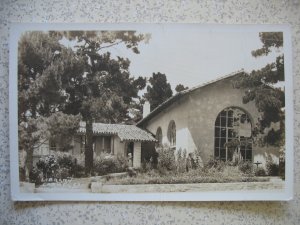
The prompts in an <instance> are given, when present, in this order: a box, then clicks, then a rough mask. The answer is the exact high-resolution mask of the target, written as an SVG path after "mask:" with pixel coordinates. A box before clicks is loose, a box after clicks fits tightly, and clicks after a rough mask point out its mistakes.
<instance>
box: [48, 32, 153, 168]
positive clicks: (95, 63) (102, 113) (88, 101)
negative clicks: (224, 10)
mask: <svg viewBox="0 0 300 225" xmlns="http://www.w3.org/2000/svg"><path fill="white" fill-rule="evenodd" d="M51 35H52V36H54V37H62V36H66V37H67V38H69V39H70V40H77V46H76V50H75V51H76V55H77V57H78V60H79V61H81V62H83V66H82V68H83V72H82V73H81V74H76V73H75V74H74V75H72V74H70V76H67V77H66V81H65V82H64V83H66V87H65V91H66V94H67V96H68V99H67V101H66V104H65V108H64V112H65V113H67V114H74V115H76V114H79V113H80V114H81V115H82V117H83V120H84V121H85V122H86V144H85V147H86V149H85V165H86V166H85V167H86V174H91V173H92V172H93V130H92V124H93V122H94V121H97V122H104V123H120V122H129V120H130V119H131V118H130V117H129V113H128V110H129V108H130V106H132V105H133V98H138V91H139V90H142V89H143V88H144V87H145V85H146V80H145V78H142V77H138V78H137V79H134V78H133V77H131V76H130V72H129V66H130V61H129V60H128V59H124V58H121V57H117V59H113V58H112V57H111V54H110V53H109V52H105V50H106V49H109V48H110V47H112V46H114V45H119V44H122V43H123V44H125V46H126V47H127V48H128V49H131V50H132V51H133V52H134V53H136V54H138V53H139V50H138V48H137V47H138V44H139V42H141V41H142V40H147V37H146V36H145V35H141V34H136V32H135V31H101V32H95V31H91V32H86V31H83V32H77V31H71V32H52V33H51Z"/></svg>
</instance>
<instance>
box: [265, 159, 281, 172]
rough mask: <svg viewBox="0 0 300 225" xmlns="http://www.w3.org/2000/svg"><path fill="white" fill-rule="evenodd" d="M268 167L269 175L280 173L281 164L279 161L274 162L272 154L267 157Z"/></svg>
mask: <svg viewBox="0 0 300 225" xmlns="http://www.w3.org/2000/svg"><path fill="white" fill-rule="evenodd" d="M266 169H267V173H268V175H269V176H278V175H279V165H278V164H277V163H274V161H273V159H272V157H271V156H270V155H269V156H268V158H267V163H266Z"/></svg>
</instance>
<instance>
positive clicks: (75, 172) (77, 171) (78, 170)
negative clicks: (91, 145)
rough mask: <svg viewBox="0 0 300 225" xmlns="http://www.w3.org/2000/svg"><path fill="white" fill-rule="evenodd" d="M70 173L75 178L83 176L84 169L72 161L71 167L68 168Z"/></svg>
mask: <svg viewBox="0 0 300 225" xmlns="http://www.w3.org/2000/svg"><path fill="white" fill-rule="evenodd" d="M70 174H71V176H74V177H76V178H81V177H85V176H86V174H85V171H84V166H82V165H80V164H77V163H74V165H73V167H72V168H71V170H70Z"/></svg>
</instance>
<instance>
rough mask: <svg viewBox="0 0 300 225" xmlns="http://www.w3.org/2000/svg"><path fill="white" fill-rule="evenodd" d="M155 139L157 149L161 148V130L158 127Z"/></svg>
mask: <svg viewBox="0 0 300 225" xmlns="http://www.w3.org/2000/svg"><path fill="white" fill-rule="evenodd" d="M155 137H156V139H157V145H156V146H157V147H162V130H161V127H158V128H157V130H156V135H155Z"/></svg>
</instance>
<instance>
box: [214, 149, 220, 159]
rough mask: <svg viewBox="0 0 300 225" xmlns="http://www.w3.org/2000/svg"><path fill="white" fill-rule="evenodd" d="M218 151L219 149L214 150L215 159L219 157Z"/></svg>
mask: <svg viewBox="0 0 300 225" xmlns="http://www.w3.org/2000/svg"><path fill="white" fill-rule="evenodd" d="M219 151H220V149H219V148H215V157H220V152H219Z"/></svg>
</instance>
